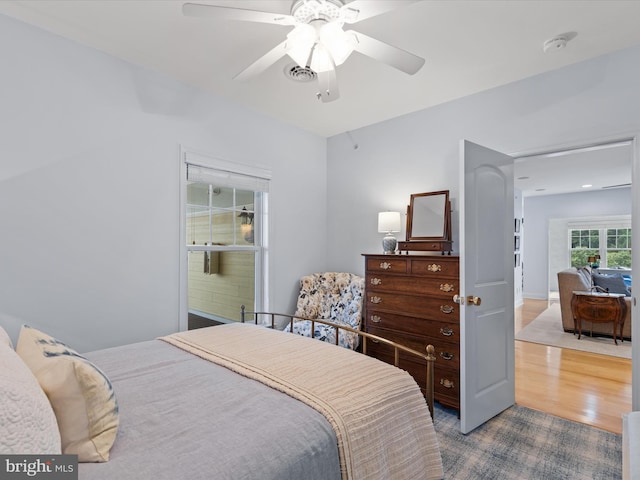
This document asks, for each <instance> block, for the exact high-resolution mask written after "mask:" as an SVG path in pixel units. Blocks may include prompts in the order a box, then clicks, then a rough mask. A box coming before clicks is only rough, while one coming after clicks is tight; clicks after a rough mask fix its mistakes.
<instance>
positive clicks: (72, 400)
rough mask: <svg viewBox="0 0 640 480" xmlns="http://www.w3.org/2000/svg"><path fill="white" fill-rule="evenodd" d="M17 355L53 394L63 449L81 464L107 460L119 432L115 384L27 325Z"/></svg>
mask: <svg viewBox="0 0 640 480" xmlns="http://www.w3.org/2000/svg"><path fill="white" fill-rule="evenodd" d="M16 351H17V352H18V355H20V357H22V359H23V360H24V363H26V364H27V366H28V367H29V368H30V369H31V371H32V372H33V374H34V375H35V376H36V378H37V379H38V382H39V383H40V386H41V387H42V390H44V392H45V393H46V394H47V396H48V397H49V401H50V402H51V406H52V407H53V411H54V413H55V415H56V419H57V421H58V427H59V429H60V437H61V439H62V453H64V454H75V455H78V461H79V462H106V461H107V460H109V451H110V450H111V447H112V446H113V442H114V441H115V438H116V433H117V430H118V423H119V417H118V404H117V402H116V397H115V393H114V391H113V388H112V386H111V382H110V381H109V379H108V378H107V377H106V375H105V374H104V373H103V372H102V371H101V370H100V369H99V368H98V367H96V366H95V365H93V364H92V363H91V362H90V361H89V360H87V359H86V358H84V357H83V356H81V355H80V354H78V352H76V351H75V350H73V349H71V348H69V347H68V346H67V345H65V344H64V343H62V342H60V341H59V340H56V339H55V338H53V337H50V336H49V335H47V334H45V333H42V332H40V331H39V330H36V329H35V328H31V327H28V326H26V325H24V326H23V327H22V330H21V331H20V336H19V337H18V345H17V346H16Z"/></svg>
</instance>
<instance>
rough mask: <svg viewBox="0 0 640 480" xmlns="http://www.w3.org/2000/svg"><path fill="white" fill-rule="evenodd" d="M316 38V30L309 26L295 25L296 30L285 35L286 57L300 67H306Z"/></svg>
mask: <svg viewBox="0 0 640 480" xmlns="http://www.w3.org/2000/svg"><path fill="white" fill-rule="evenodd" d="M317 38H318V34H317V33H316V29H315V28H314V27H312V26H311V25H308V24H304V25H296V28H294V29H293V30H291V31H290V32H289V33H288V34H287V40H288V41H287V46H286V52H287V55H289V56H290V57H291V58H292V60H293V61H294V62H296V63H297V64H298V65H300V66H301V67H306V66H307V65H308V62H309V57H311V50H312V49H313V46H314V45H315V43H316V40H317Z"/></svg>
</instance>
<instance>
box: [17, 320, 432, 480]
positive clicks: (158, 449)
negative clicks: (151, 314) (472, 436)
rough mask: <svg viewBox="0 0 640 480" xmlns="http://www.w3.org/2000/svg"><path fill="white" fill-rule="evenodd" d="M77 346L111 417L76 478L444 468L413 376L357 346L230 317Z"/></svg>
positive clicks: (320, 478) (369, 474) (359, 475)
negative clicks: (102, 446) (100, 385)
mask: <svg viewBox="0 0 640 480" xmlns="http://www.w3.org/2000/svg"><path fill="white" fill-rule="evenodd" d="M21 337H22V333H21ZM20 343H21V340H19V345H18V347H20ZM365 343H366V342H365ZM62 345H63V344H62ZM65 347H66V346H65ZM67 348H68V347H67ZM16 350H17V351H18V352H19V353H20V348H16ZM67 352H68V350H67ZM61 356H62V357H69V355H61ZM71 356H72V357H73V355H71ZM79 357H80V358H82V359H83V360H80V361H81V362H85V361H86V362H87V363H90V364H91V365H95V366H96V367H97V369H98V371H99V372H100V376H101V377H103V378H104V381H105V382H108V385H109V388H111V389H112V390H113V392H115V397H116V398H117V416H118V424H117V434H115V437H114V438H115V441H113V443H112V445H111V446H110V448H109V452H108V454H107V455H106V458H103V459H101V460H98V461H88V462H81V463H80V464H79V469H78V473H79V479H80V480H85V479H86V480H100V479H114V478H118V479H136V480H137V479H146V478H149V479H151V478H153V479H158V480H162V479H177V478H189V479H200V478H202V479H234V480H236V479H261V480H263V479H264V480H267V479H302V478H304V479H305V480H306V479H309V480H316V479H317V480H324V479H380V478H394V479H403V478H407V479H408V478H424V479H431V478H434V479H436V478H442V477H443V473H442V462H441V457H440V451H439V447H438V443H437V439H436V436H435V430H434V429H433V424H432V421H431V417H430V415H429V409H428V406H427V403H426V402H425V400H424V397H423V395H422V393H421V392H420V388H419V387H418V385H417V384H416V383H415V381H414V380H413V379H412V377H410V376H409V375H408V374H407V373H406V372H404V371H402V370H399V369H397V368H395V367H393V366H391V365H387V364H385V363H382V362H380V361H378V360H376V359H373V358H371V357H367V356H366V355H362V354H360V353H357V352H354V351H350V350H347V349H344V348H341V347H337V346H335V345H330V344H327V343H325V342H319V341H317V340H312V339H309V338H304V337H300V336H298V335H295V334H291V333H284V332H281V331H277V330H273V329H268V328H263V327H261V326H256V325H251V324H242V323H237V324H229V325H222V326H216V327H209V328H204V329H199V330H191V331H188V332H180V333H176V334H173V335H170V336H167V337H162V338H159V339H155V340H151V341H147V342H141V343H136V344H132V345H126V346H121V347H115V348H110V349H105V350H100V351H95V352H90V353H88V354H85V355H83V356H79ZM65 360H66V358H65ZM75 360H77V358H76V359H75ZM36 376H37V375H36ZM43 388H44V387H43ZM45 392H46V389H45ZM47 394H48V392H47ZM48 396H49V398H50V399H51V396H50V395H49V394H48ZM105 398H107V397H105ZM109 398H110V397H109ZM52 404H53V400H52ZM54 410H55V408H54ZM56 415H57V411H56ZM58 423H60V420H59V421H58ZM103 423H104V422H103ZM111 433H113V432H111ZM63 444H64V441H63ZM67 453H68V452H67Z"/></svg>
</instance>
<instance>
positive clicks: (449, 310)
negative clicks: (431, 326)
mask: <svg viewBox="0 0 640 480" xmlns="http://www.w3.org/2000/svg"><path fill="white" fill-rule="evenodd" d="M453 310H454V309H453V307H452V306H451V305H440V311H441V312H442V313H447V314H449V313H453Z"/></svg>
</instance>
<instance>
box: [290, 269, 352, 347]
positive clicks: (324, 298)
mask: <svg viewBox="0 0 640 480" xmlns="http://www.w3.org/2000/svg"><path fill="white" fill-rule="evenodd" d="M363 291H364V278H362V277H359V276H358V275H354V274H352V273H341V272H324V273H314V274H312V275H307V276H305V277H302V278H301V279H300V294H299V295H298V304H297V307H296V313H295V316H297V317H304V318H313V319H316V318H317V319H323V320H329V321H331V322H332V323H335V324H337V325H345V326H347V327H351V328H353V329H354V330H360V324H361V319H362V295H363ZM290 327H291V326H290V325H287V327H286V328H285V331H291V330H290ZM335 330H336V329H335V328H333V327H330V326H328V325H324V324H321V323H316V324H315V332H314V333H315V335H314V336H315V338H317V339H319V340H324V341H326V342H330V343H335V341H336V332H335ZM293 332H294V333H297V334H299V335H303V336H306V337H310V336H311V321H309V320H298V321H296V322H294V324H293ZM359 341H360V337H359V336H358V335H357V334H355V333H352V332H347V331H344V330H340V337H339V339H338V344H339V345H340V346H343V347H345V348H351V349H353V350H355V349H356V348H358V344H359Z"/></svg>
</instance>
